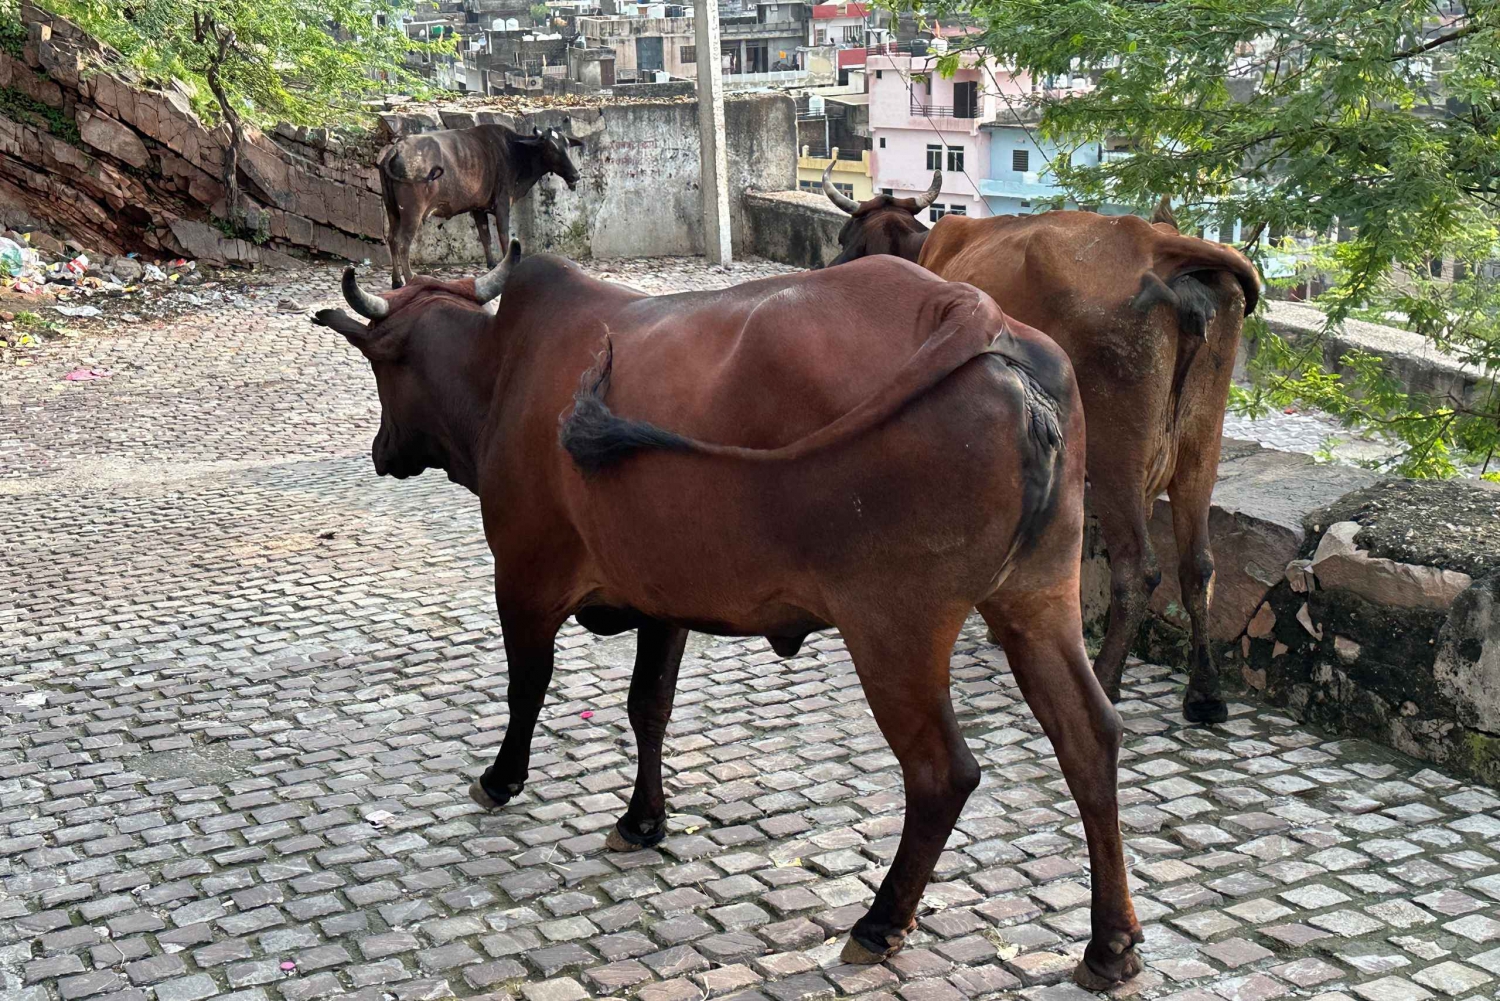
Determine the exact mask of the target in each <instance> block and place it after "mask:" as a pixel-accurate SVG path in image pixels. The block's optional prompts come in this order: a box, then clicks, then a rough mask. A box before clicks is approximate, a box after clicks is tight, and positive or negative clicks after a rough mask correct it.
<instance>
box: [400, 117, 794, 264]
mask: <svg viewBox="0 0 1500 1001" xmlns="http://www.w3.org/2000/svg"><path fill="white" fill-rule="evenodd" d="M724 111H725V126H726V128H725V131H726V133H727V138H728V158H729V185H730V190H731V191H732V192H736V193H738V192H742V191H750V190H765V191H785V190H788V189H791V188H795V187H796V185H797V156H796V148H795V143H796V135H797V112H796V104H795V103H794V102H793V101H792V99H791V98H790V97H787V96H785V95H782V94H755V95H746V96H744V97H738V98H731V99H730V100H728V101H726V102H725V109H724ZM527 123H528V124H531V125H536V126H538V127H541V128H547V127H549V126H555V127H556V128H558V129H559V130H560V131H562V132H564V133H566V134H569V135H574V136H577V137H579V138H581V139H583V140H584V147H583V148H582V149H576V150H574V151H573V154H572V155H573V162H574V163H576V164H577V165H578V169H579V172H580V173H581V175H582V177H581V179H580V180H579V182H578V188H577V190H575V191H569V190H568V188H567V186H566V185H564V184H563V183H562V181H561V180H559V179H558V178H556V177H551V176H548V177H545V178H543V179H542V180H541V181H540V182H539V183H538V184H537V186H536V187H535V188H533V189H532V192H531V194H530V195H528V196H527V197H526V198H525V199H523V200H522V201H520V202H518V203H517V204H516V205H515V207H514V208H513V209H512V215H511V230H512V235H513V236H515V237H517V238H518V239H520V240H521V242H522V244H523V245H524V246H526V247H527V248H528V249H531V250H537V251H540V250H548V251H553V252H557V253H562V254H566V255H568V256H571V257H583V256H593V257H602V258H608V257H647V256H650V257H655V256H675V255H694V254H701V253H703V245H704V244H703V207H702V202H701V200H700V199H701V195H700V194H699V189H698V182H699V170H698V106H697V103H696V102H664V103H660V104H626V105H606V106H604V107H602V108H598V109H551V110H547V111H540V112H537V113H535V114H533V115H530V116H528V118H527ZM730 227H731V232H732V234H733V237H734V248H735V253H737V254H744V253H750V252H751V251H750V249H749V248H750V246H751V243H752V240H751V238H750V236H749V235H748V233H747V230H746V222H745V209H744V204H743V202H742V201H741V200H740V199H739V198H731V199H730ZM413 256H414V259H415V260H417V261H421V262H424V263H429V264H431V263H472V262H480V261H483V259H484V255H483V252H482V250H481V248H480V245H479V239H478V234H477V232H476V230H475V227H474V224H473V222H472V221H471V220H470V218H469V217H468V216H467V215H464V216H461V217H459V218H456V219H452V220H449V221H447V222H445V223H438V222H437V221H435V220H430V221H429V222H428V224H427V226H426V227H424V229H423V231H422V234H421V236H420V237H419V238H418V242H417V244H416V246H415V247H414V250H413Z"/></svg>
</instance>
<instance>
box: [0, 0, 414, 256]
mask: <svg viewBox="0 0 1500 1001" xmlns="http://www.w3.org/2000/svg"><path fill="white" fill-rule="evenodd" d="M21 19H22V21H23V23H24V24H25V25H26V27H27V30H28V32H29V38H28V41H27V43H26V45H25V48H24V51H23V52H22V54H21V55H20V56H19V57H17V56H15V55H12V54H10V53H7V52H4V51H0V154H3V155H0V202H3V203H6V204H7V205H8V206H9V207H10V208H11V210H12V211H20V212H24V213H26V214H29V215H30V216H32V217H34V218H36V219H38V220H41V221H42V222H45V223H46V224H47V225H48V226H49V227H51V228H53V229H55V230H61V231H64V232H66V233H67V234H68V235H69V236H70V237H71V238H72V239H73V240H74V241H76V242H77V243H79V244H82V245H84V246H87V247H89V248H90V249H92V250H94V251H96V252H98V253H120V252H123V251H127V250H139V251H143V252H151V253H155V254H158V255H160V254H181V255H185V256H188V257H193V258H198V259H202V260H207V261H211V262H215V263H246V264H249V263H261V264H268V265H277V264H283V263H286V262H287V256H286V254H285V253H284V251H286V250H292V249H303V250H310V251H319V252H322V253H327V254H335V255H339V256H343V257H347V258H351V259H356V260H357V259H361V258H366V257H368V258H372V259H375V260H381V259H382V258H383V255H384V253H385V251H384V248H383V247H382V246H380V245H379V243H378V241H379V240H380V239H381V237H382V234H383V231H384V217H383V210H382V207H381V202H380V183H379V179H378V177H377V175H376V172H375V168H374V167H373V166H370V165H369V164H370V163H371V162H373V160H372V158H345V157H343V156H341V155H339V154H338V152H337V151H336V150H334V151H330V149H329V144H328V141H327V139H326V135H325V134H323V133H321V132H320V133H318V134H317V135H316V136H313V137H308V136H305V135H304V136H302V137H301V138H303V139H308V140H309V141H300V140H299V133H297V132H293V131H290V130H288V132H287V134H286V135H285V136H280V135H278V136H277V137H275V138H273V137H271V136H267V135H264V134H262V133H259V132H256V131H254V130H250V131H249V134H248V137H247V144H246V145H247V148H246V149H245V151H244V155H243V157H242V160H241V165H242V166H241V170H242V174H243V177H242V180H241V184H242V186H243V196H242V198H243V200H242V204H241V206H240V208H241V210H242V213H243V216H244V218H245V220H246V222H247V227H248V230H249V232H248V233H247V234H245V235H246V236H247V237H248V238H235V237H232V236H227V235H225V227H224V226H222V224H220V223H219V222H218V220H222V219H225V218H227V217H228V215H229V213H228V211H227V209H228V207H227V206H226V204H225V200H224V187H223V185H222V183H221V178H222V177H223V170H224V159H223V158H224V150H225V148H226V146H227V144H228V142H229V134H228V130H227V129H226V128H222V127H221V128H217V129H209V128H207V127H206V126H205V125H204V124H203V123H202V122H201V121H200V120H199V119H198V117H197V116H196V115H194V114H193V111H192V108H191V106H190V104H189V102H188V99H187V97H186V96H185V95H184V94H183V93H182V92H181V91H179V90H178V89H176V88H173V87H168V88H160V87H157V86H154V85H152V84H151V83H150V82H149V81H146V80H144V79H142V78H141V77H140V76H139V75H138V74H136V73H135V72H134V71H132V70H131V69H130V68H129V67H127V66H126V65H125V64H124V62H123V60H122V59H121V57H120V55H119V53H117V52H115V51H114V50H112V49H110V48H109V47H108V46H105V45H101V44H100V43H99V42H97V41H96V40H94V39H93V38H91V37H89V36H88V35H87V34H85V33H84V32H83V31H81V30H80V29H79V28H78V27H77V26H75V25H73V24H72V23H70V22H68V21H67V20H65V19H63V18H60V17H56V16H54V15H52V14H49V13H47V12H46V11H43V10H41V9H40V8H38V7H36V6H34V5H32V4H29V3H24V4H23V5H22V7H21ZM304 131H305V130H304ZM278 140H279V141H278ZM372 141H373V137H372ZM376 144H377V145H378V142H377V143H376ZM369 241H376V242H374V243H372V242H369Z"/></svg>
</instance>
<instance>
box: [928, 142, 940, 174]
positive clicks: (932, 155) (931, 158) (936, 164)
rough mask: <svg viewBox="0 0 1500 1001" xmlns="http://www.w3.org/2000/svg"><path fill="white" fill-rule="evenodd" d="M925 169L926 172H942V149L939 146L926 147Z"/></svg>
mask: <svg viewBox="0 0 1500 1001" xmlns="http://www.w3.org/2000/svg"><path fill="white" fill-rule="evenodd" d="M927 169H928V170H942V169H943V147H941V146H928V147H927Z"/></svg>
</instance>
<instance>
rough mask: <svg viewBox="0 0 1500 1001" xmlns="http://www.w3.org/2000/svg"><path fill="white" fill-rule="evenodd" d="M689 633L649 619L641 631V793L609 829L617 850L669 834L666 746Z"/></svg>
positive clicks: (632, 709)
mask: <svg viewBox="0 0 1500 1001" xmlns="http://www.w3.org/2000/svg"><path fill="white" fill-rule="evenodd" d="M687 636H688V631H687V630H686V629H683V628H681V627H678V626H669V625H667V624H666V623H664V622H655V621H652V622H648V623H646V624H645V625H642V626H641V627H640V629H639V630H637V632H636V647H635V672H634V673H633V674H632V675H631V677H630V696H629V703H628V708H629V713H630V728H631V729H632V730H634V731H635V750H636V775H635V792H634V793H632V794H631V796H630V807H629V808H628V809H627V810H626V811H625V816H623V817H621V818H620V819H619V821H617V822H616V823H615V827H614V830H612V831H610V832H609V837H608V839H607V840H606V841H605V847H606V848H609V849H611V850H613V851H635V850H636V849H638V848H649V847H650V846H652V845H655V844H657V843H659V842H660V841H661V840H662V838H664V837H666V836H667V798H666V794H665V793H663V792H662V786H661V744H662V741H663V740H664V739H665V738H666V735H667V722H668V720H670V719H671V718H672V701H673V699H674V698H675V697H676V694H677V669H678V667H679V666H680V665H681V663H682V651H683V649H684V648H685V647H686V646H687Z"/></svg>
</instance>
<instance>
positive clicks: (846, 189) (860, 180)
mask: <svg viewBox="0 0 1500 1001" xmlns="http://www.w3.org/2000/svg"><path fill="white" fill-rule="evenodd" d="M809 149H810V147H807V146H804V147H802V155H801V156H799V157H797V187H798V189H799V190H801V191H821V190H822V189H823V170H824V169H825V168H826V167H827V166H828V163H829V158H828V157H826V156H809V155H808V151H809ZM838 152H839V151H838V147H834V149H833V155H834V159H833V176H832V177H830V178H829V180H830V181H832V182H833V186H834V187H835V188H837V189H838V190H839V191H841V192H843V193H844V194H846V195H848V196H849V197H850V198H853V199H854V200H855V201H857V202H863V201H868V200H869V199H871V198H873V197H875V189H874V187H872V186H871V184H870V151H869V150H864V151H862V152H861V153H860V156H859V159H858V160H844V159H839V158H838Z"/></svg>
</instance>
